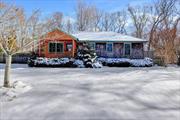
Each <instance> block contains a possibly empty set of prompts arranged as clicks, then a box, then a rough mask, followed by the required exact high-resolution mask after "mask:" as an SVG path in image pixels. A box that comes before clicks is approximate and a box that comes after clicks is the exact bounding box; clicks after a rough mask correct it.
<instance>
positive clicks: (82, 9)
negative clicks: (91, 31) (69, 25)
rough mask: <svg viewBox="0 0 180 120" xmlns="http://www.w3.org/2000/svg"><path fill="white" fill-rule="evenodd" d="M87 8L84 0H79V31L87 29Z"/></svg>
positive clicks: (77, 15) (77, 11) (77, 12)
mask: <svg viewBox="0 0 180 120" xmlns="http://www.w3.org/2000/svg"><path fill="white" fill-rule="evenodd" d="M85 9H86V4H85V3H84V2H83V1H81V0H79V1H78V2H77V7H76V17H77V29H78V30H79V31H85V29H86V28H85V27H86V22H85Z"/></svg>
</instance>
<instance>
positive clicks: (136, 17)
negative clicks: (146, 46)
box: [128, 6, 148, 38]
mask: <svg viewBox="0 0 180 120" xmlns="http://www.w3.org/2000/svg"><path fill="white" fill-rule="evenodd" d="M128 11H129V14H130V17H131V20H132V22H133V24H134V26H135V35H136V37H138V38H143V34H144V28H145V26H146V24H147V21H148V7H147V6H144V7H142V8H141V7H140V6H137V7H131V6H129V7H128Z"/></svg>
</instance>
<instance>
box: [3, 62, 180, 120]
mask: <svg viewBox="0 0 180 120" xmlns="http://www.w3.org/2000/svg"><path fill="white" fill-rule="evenodd" d="M2 67H3V65H2V64H0V86H2V83H3V69H2ZM12 80H13V81H22V82H23V83H25V84H27V85H29V86H31V88H32V89H31V90H29V91H28V92H26V93H23V94H21V95H19V96H18V97H16V98H14V99H13V100H11V101H3V100H1V106H0V120H64V119H66V120H69V119H72V120H84V119H85V120H94V119H96V120H102V119H108V120H112V119H113V120H114V119H117V120H179V119H180V67H179V68H178V67H167V68H163V67H151V68H108V67H103V68H101V69H87V68H28V67H27V66H25V65H13V69H12Z"/></svg>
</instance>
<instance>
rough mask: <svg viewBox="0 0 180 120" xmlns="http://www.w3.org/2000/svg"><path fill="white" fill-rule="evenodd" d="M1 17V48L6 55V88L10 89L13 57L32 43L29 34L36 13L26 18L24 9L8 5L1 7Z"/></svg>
mask: <svg viewBox="0 0 180 120" xmlns="http://www.w3.org/2000/svg"><path fill="white" fill-rule="evenodd" d="M1 4H2V3H1ZM0 16H1V17H0V21H1V22H0V47H1V49H2V50H3V52H4V54H5V55H6V65H5V72H4V87H10V70H11V60H12V55H14V54H16V53H18V52H21V51H23V50H24V48H27V46H28V45H29V44H30V43H31V42H32V41H29V39H31V38H32V36H29V35H30V34H29V33H30V31H31V28H32V26H31V24H30V22H31V20H32V18H33V16H34V13H33V14H32V16H30V17H29V18H26V17H25V15H24V12H23V9H20V8H17V7H16V6H13V5H6V6H5V7H3V8H2V7H1V12H0ZM26 40H27V41H26ZM26 50H28V49H26Z"/></svg>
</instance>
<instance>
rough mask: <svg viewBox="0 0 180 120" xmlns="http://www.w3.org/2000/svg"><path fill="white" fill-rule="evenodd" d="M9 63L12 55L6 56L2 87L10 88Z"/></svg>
mask: <svg viewBox="0 0 180 120" xmlns="http://www.w3.org/2000/svg"><path fill="white" fill-rule="evenodd" d="M11 61H12V55H6V66H5V71H4V87H10V71H11Z"/></svg>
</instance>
